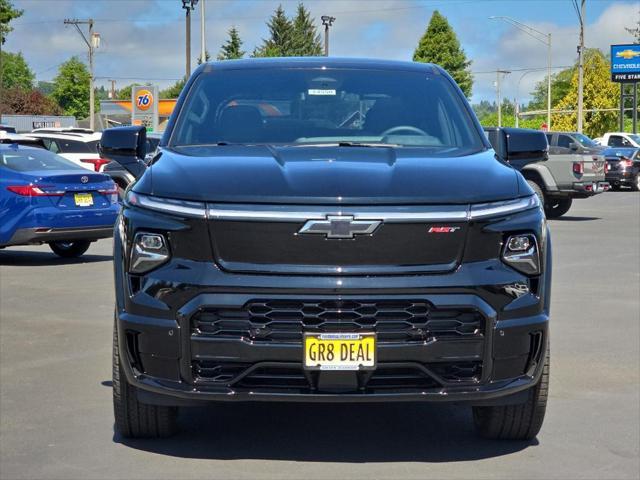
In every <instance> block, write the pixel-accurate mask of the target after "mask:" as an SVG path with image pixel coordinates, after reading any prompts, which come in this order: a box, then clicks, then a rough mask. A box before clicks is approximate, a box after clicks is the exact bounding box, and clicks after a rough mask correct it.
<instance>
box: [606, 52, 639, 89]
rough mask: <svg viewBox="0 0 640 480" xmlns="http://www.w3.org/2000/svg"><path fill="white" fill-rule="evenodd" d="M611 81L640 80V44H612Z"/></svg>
mask: <svg viewBox="0 0 640 480" xmlns="http://www.w3.org/2000/svg"><path fill="white" fill-rule="evenodd" d="M611 81H612V82H630V83H632V82H640V45H633V44H631V45H611Z"/></svg>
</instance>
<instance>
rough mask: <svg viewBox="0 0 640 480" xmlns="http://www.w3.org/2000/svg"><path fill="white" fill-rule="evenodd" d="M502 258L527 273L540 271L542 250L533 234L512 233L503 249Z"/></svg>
mask: <svg viewBox="0 0 640 480" xmlns="http://www.w3.org/2000/svg"><path fill="white" fill-rule="evenodd" d="M502 260H503V261H504V262H505V263H507V264H508V265H510V266H511V267H513V268H515V269H516V270H518V271H519V272H522V273H524V274H525V275H537V274H539V273H540V252H539V251H538V242H537V241H536V236H535V235H533V234H522V235H511V236H509V237H508V238H507V241H506V242H505V244H504V248H503V249H502Z"/></svg>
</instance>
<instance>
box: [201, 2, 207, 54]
mask: <svg viewBox="0 0 640 480" xmlns="http://www.w3.org/2000/svg"><path fill="white" fill-rule="evenodd" d="M206 61H207V41H206V39H205V7H204V0H200V63H204V62H206Z"/></svg>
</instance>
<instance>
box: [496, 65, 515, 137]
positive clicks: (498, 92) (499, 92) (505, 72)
mask: <svg viewBox="0 0 640 480" xmlns="http://www.w3.org/2000/svg"><path fill="white" fill-rule="evenodd" d="M510 73H511V72H510V71H508V70H499V69H498V70H496V96H497V100H498V127H501V126H502V90H501V89H500V80H501V79H502V77H501V76H502V75H508V74H510Z"/></svg>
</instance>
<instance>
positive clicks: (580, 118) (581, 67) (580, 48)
mask: <svg viewBox="0 0 640 480" xmlns="http://www.w3.org/2000/svg"><path fill="white" fill-rule="evenodd" d="M574 1H575V0H574ZM585 3H586V0H582V5H581V7H580V13H579V14H578V18H579V19H580V45H579V46H578V132H579V133H582V123H583V111H582V110H583V91H584V18H585ZM574 5H575V4H574ZM576 10H577V7H576Z"/></svg>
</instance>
